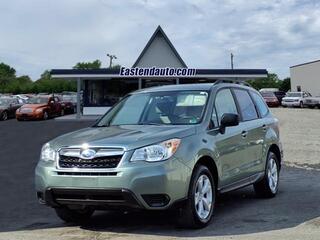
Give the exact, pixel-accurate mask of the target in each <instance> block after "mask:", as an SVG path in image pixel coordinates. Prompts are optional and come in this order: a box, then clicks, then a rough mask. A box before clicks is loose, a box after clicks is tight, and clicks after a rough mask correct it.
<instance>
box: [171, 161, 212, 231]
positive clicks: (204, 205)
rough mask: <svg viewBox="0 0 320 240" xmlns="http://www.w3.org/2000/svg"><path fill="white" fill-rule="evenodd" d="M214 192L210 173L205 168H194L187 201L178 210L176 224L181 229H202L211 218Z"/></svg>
mask: <svg viewBox="0 0 320 240" xmlns="http://www.w3.org/2000/svg"><path fill="white" fill-rule="evenodd" d="M215 200H216V192H215V183H214V179H213V177H212V174H211V172H210V171H209V169H208V168H207V167H206V166H203V165H199V166H196V169H195V170H194V173H193V174H192V177H191V181H190V186H189V193H188V199H187V201H186V202H185V203H184V205H183V206H182V207H181V208H180V209H179V213H178V219H177V224H178V226H179V227H183V228H203V227H205V226H207V225H208V224H209V223H210V221H211V220H212V217H213V212H214V208H215Z"/></svg>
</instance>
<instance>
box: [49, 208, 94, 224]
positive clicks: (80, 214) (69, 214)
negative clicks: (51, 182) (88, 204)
mask: <svg viewBox="0 0 320 240" xmlns="http://www.w3.org/2000/svg"><path fill="white" fill-rule="evenodd" d="M55 211H56V214H57V216H58V217H59V218H60V219H61V220H63V221H64V222H66V223H83V222H86V221H88V220H89V219H90V217H91V216H92V214H93V213H94V210H92V209H81V210H72V209H69V208H67V207H63V208H55Z"/></svg>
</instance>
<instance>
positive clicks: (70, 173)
mask: <svg viewBox="0 0 320 240" xmlns="http://www.w3.org/2000/svg"><path fill="white" fill-rule="evenodd" d="M57 174H58V175H59V176H117V174H118V173H117V172H57Z"/></svg>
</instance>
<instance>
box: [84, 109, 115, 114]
mask: <svg viewBox="0 0 320 240" xmlns="http://www.w3.org/2000/svg"><path fill="white" fill-rule="evenodd" d="M109 109H110V107H83V115H103V114H105V113H106V112H107V111H108V110H109Z"/></svg>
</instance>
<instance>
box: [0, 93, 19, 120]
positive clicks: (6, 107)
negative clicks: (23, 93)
mask: <svg viewBox="0 0 320 240" xmlns="http://www.w3.org/2000/svg"><path fill="white" fill-rule="evenodd" d="M19 107H21V104H20V103H19V101H18V100H17V99H15V98H10V97H0V120H2V121H5V120H7V119H9V118H15V113H16V110H17V109H18V108H19Z"/></svg>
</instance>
